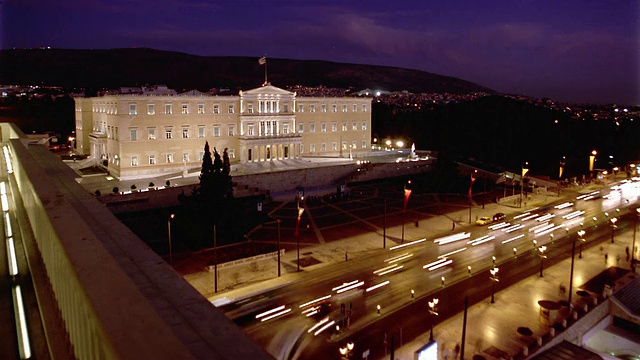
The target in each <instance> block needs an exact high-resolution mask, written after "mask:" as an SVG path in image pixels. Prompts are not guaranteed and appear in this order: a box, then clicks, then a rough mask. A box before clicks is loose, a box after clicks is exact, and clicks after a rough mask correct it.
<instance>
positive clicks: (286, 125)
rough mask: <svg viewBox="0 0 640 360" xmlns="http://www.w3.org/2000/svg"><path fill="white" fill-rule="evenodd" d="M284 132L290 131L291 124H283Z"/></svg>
mask: <svg viewBox="0 0 640 360" xmlns="http://www.w3.org/2000/svg"><path fill="white" fill-rule="evenodd" d="M282 133H283V134H288V133H289V124H282Z"/></svg>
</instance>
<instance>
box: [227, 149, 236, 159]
mask: <svg viewBox="0 0 640 360" xmlns="http://www.w3.org/2000/svg"><path fill="white" fill-rule="evenodd" d="M227 154H229V159H235V158H236V150H235V149H228V150H227Z"/></svg>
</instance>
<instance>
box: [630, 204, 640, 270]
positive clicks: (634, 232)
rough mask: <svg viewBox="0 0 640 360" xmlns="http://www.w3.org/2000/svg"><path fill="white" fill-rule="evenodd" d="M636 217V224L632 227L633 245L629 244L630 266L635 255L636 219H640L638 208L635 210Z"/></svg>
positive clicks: (639, 209)
mask: <svg viewBox="0 0 640 360" xmlns="http://www.w3.org/2000/svg"><path fill="white" fill-rule="evenodd" d="M636 212H637V214H636V215H638V216H636V222H635V225H634V226H633V243H632V244H631V266H633V255H634V254H635V253H636V231H637V229H638V218H640V208H637V209H636Z"/></svg>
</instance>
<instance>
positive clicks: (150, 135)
mask: <svg viewBox="0 0 640 360" xmlns="http://www.w3.org/2000/svg"><path fill="white" fill-rule="evenodd" d="M155 139H156V129H155V128H149V129H147V140H155Z"/></svg>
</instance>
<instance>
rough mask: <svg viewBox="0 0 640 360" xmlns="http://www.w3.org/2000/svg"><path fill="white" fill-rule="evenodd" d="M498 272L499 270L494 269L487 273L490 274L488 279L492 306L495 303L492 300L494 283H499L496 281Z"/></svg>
mask: <svg viewBox="0 0 640 360" xmlns="http://www.w3.org/2000/svg"><path fill="white" fill-rule="evenodd" d="M499 270H500V269H498V268H497V267H494V268H493V269H491V270H489V272H490V273H491V277H489V279H491V303H492V304H493V303H495V300H494V298H493V294H494V291H495V286H496V283H497V282H498V281H500V280H499V279H498V271H499Z"/></svg>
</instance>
